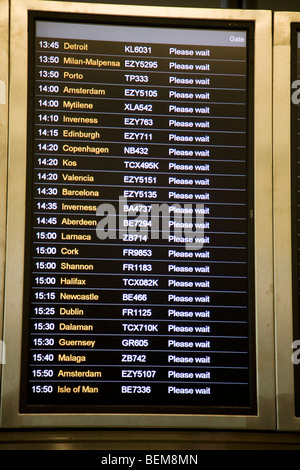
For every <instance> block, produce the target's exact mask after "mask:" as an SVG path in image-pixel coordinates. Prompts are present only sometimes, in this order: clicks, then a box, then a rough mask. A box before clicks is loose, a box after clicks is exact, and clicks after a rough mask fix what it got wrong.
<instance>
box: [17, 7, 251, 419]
mask: <svg viewBox="0 0 300 470" xmlns="http://www.w3.org/2000/svg"><path fill="white" fill-rule="evenodd" d="M29 20H30V21H29V72H28V74H29V80H28V83H29V85H28V152H27V212H26V244H25V248H26V250H25V283H24V314H23V354H22V380H21V398H20V410H21V412H25V413H26V412H33V413H44V412H50V413H51V412H62V413H65V412H72V413H80V412H91V413H105V412H112V413H164V414H166V413H172V414H174V413H175V414H176V413H191V414H200V413H204V414H208V413H223V414H228V413H233V414H248V415H249V414H255V413H256V383H255V368H256V366H255V309H254V262H253V260H254V235H253V233H254V202H253V200H254V196H253V193H254V190H253V187H254V171H253V167H254V163H253V158H254V157H253V145H254V133H253V119H254V117H253V88H254V87H253V75H254V71H253V57H254V39H253V37H254V28H253V24H252V23H244V22H242V23H229V22H225V21H224V22H222V21H220V22H212V21H211V22H210V21H206V22H205V21H200V22H199V21H188V20H186V21H184V22H180V21H179V20H176V21H175V20H163V19H160V20H159V19H157V20H156V19H148V20H146V19H145V18H142V19H141V18H136V19H132V18H130V19H128V18H127V19H126V18H111V17H110V18H108V17H105V16H104V17H102V16H101V17H100V16H98V17H97V18H96V19H95V17H93V18H91V17H89V16H84V17H83V16H82V15H81V16H79V17H78V16H76V15H68V16H63V15H61V16H59V15H58V16H55V18H53V17H50V16H47V15H46V14H45V15H41V14H35V13H34V12H32V13H31V15H30V17H29Z"/></svg>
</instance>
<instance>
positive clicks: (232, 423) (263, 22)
mask: <svg viewBox="0 0 300 470" xmlns="http://www.w3.org/2000/svg"><path fill="white" fill-rule="evenodd" d="M50 7H51V8H50ZM17 8H18V7H17V6H16V5H15V4H13V14H12V19H13V18H14V14H15V15H16V16H19V18H20V16H21V15H20V12H19V11H18V12H17ZM34 9H36V10H38V11H41V10H42V11H45V12H46V11H57V12H61V13H63V12H72V11H74V12H78V11H80V13H81V14H84V13H93V14H103V15H107V14H110V15H113V17H116V15H120V14H121V15H124V16H126V15H133V13H132V11H133V10H132V8H131V7H124V8H122V9H121V11H120V7H119V6H118V7H116V6H107V5H105V6H103V5H102V6H99V5H98V6H95V5H84V6H83V5H81V6H80V7H78V5H77V6H75V5H72V4H67V5H66V4H63V6H60V4H58V3H56V2H55V4H53V3H52V2H42V3H40V2H39V1H38V0H35V1H29V2H28V4H27V8H25V9H24V10H23V13H22V17H23V26H24V23H25V24H26V22H27V11H28V10H34ZM134 16H135V17H138V16H143V17H145V18H147V20H146V23H148V22H149V20H150V21H151V18H152V17H153V18H158V21H159V22H162V23H163V22H165V23H168V22H171V23H172V22H173V21H174V20H175V19H178V20H180V19H181V20H182V19H185V20H187V21H190V20H191V18H193V21H195V22H197V21H200V23H201V20H206V19H210V20H215V21H216V20H222V21H227V22H228V23H231V22H233V21H242V22H243V21H245V22H247V21H252V22H255V28H256V40H257V44H258V39H257V37H258V35H259V34H260V36H261V37H262V38H263V39H264V41H265V40H266V39H267V45H266V48H265V49H266V50H264V51H263V54H262V53H259V49H260V47H259V46H258V45H256V48H255V60H254V61H255V63H256V62H257V63H258V64H260V65H258V66H256V67H255V70H256V72H255V91H256V95H255V107H254V113H255V124H254V125H255V132H254V135H255V139H256V141H255V145H254V146H255V148H254V155H255V164H254V165H255V166H254V172H255V176H254V182H256V179H255V178H257V177H258V175H259V174H261V173H260V172H261V171H262V172H264V173H265V176H264V184H263V190H262V192H263V193H264V196H263V198H264V203H263V204H261V203H259V204H258V203H257V201H258V192H259V191H258V187H259V186H258V183H257V185H255V183H254V186H255V188H254V199H255V201H254V205H255V210H254V225H255V228H254V230H255V246H256V253H255V256H256V258H255V270H256V279H255V283H256V286H255V290H256V298H255V308H256V312H255V315H256V324H257V327H256V328H257V330H256V338H255V341H256V346H257V373H256V378H257V398H258V412H257V414H255V415H250V416H248V415H245V414H243V413H240V414H238V415H230V413H228V414H227V415H226V416H225V415H221V414H220V413H219V414H216V415H205V414H202V415H193V414H190V413H182V414H179V415H172V414H171V413H170V414H168V413H167V411H166V413H163V414H161V415H157V414H151V415H150V414H149V415H148V414H146V413H143V414H135V415H133V414H130V413H127V414H125V415H124V414H118V413H113V414H109V413H102V414H97V415H95V414H92V413H89V412H88V411H87V412H86V413H80V414H76V416H74V415H72V416H70V415H71V413H70V414H68V413H65V414H64V418H63V416H62V415H60V414H58V413H57V414H56V413H54V414H53V413H51V415H48V414H47V413H45V412H44V411H43V415H39V414H34V413H32V414H30V415H27V414H26V415H25V414H22V413H19V412H18V411H17V409H18V405H17V402H18V397H17V391H18V389H19V384H18V385H17V384H16V381H17V378H15V379H14V383H15V384H16V385H17V387H16V388H17V391H16V393H14V400H13V401H14V407H16V408H14V409H15V413H16V415H17V416H18V418H17V421H20V420H21V422H22V423H24V422H25V423H26V422H28V420H30V422H31V423H32V422H34V423H41V422H47V423H48V422H49V423H50V422H55V423H64V425H67V424H66V423H80V422H82V420H84V421H85V422H87V420H88V422H89V425H91V426H93V425H95V424H94V423H97V425H98V426H99V425H104V426H106V425H108V424H107V423H108V422H109V423H110V424H109V425H110V426H115V425H119V426H141V425H142V424H141V423H143V426H145V423H147V424H146V425H148V426H163V427H166V426H169V427H173V426H184V427H195V426H199V425H202V426H208V427H216V426H217V427H219V426H225V427H244V426H245V425H247V426H248V425H250V427H251V426H256V425H257V426H259V424H256V425H255V424H254V423H258V422H260V423H261V422H264V423H266V422H268V423H273V424H272V425H270V426H271V427H272V426H273V425H274V416H272V413H270V410H271V407H269V404H267V402H268V403H270V401H269V398H270V396H272V393H271V394H270V393H269V392H270V389H272V388H273V382H274V378H273V373H272V367H271V368H270V367H269V366H268V372H267V373H265V372H264V374H263V375H261V373H260V368H261V361H260V359H259V358H260V348H262V349H263V350H264V355H265V353H266V350H268V355H269V354H270V353H271V351H272V335H270V334H269V333H268V335H269V337H270V342H269V341H267V342H266V341H265V339H263V341H262V338H263V337H264V338H265V334H264V335H263V336H262V337H261V341H258V337H259V333H260V334H261V330H260V326H259V324H260V315H259V310H260V309H261V304H263V305H264V308H263V311H264V315H266V312H268V313H269V315H271V311H272V296H270V295H266V294H265V292H262V289H261V285H260V282H259V277H260V276H263V278H264V280H265V279H266V278H268V279H269V280H270V282H272V274H271V273H272V258H271V256H270V250H267V251H266V247H261V249H260V248H259V247H260V243H258V242H259V236H258V235H259V231H260V230H263V231H264V238H265V237H266V234H267V236H270V234H271V232H270V229H271V223H269V224H267V221H268V222H270V217H269V215H268V209H267V208H268V207H270V204H271V199H270V196H271V194H270V185H269V184H268V181H267V180H268V178H267V177H266V168H270V150H269V149H270V148H271V145H270V140H269V141H268V143H267V140H268V138H270V137H271V135H270V128H271V126H270V122H271V121H270V117H271V114H270V106H267V107H266V106H264V120H263V121H260V123H257V121H256V120H257V117H258V108H259V101H258V98H257V96H258V95H257V93H258V91H257V89H258V88H259V82H258V78H259V74H261V73H262V70H263V76H264V77H265V79H264V83H266V76H269V77H270V76H271V75H270V70H271V67H270V57H268V58H267V59H266V57H267V53H268V52H270V48H271V35H270V14H269V13H267V12H251V13H250V12H244V11H239V12H235V11H232V10H230V11H224V10H216V11H213V10H200V9H176V8H174V9H170V11H169V10H168V16H167V15H166V14H165V11H164V9H161V8H160V7H158V8H156V7H155V8H152V7H149V8H148V7H141V8H136V7H135V8H134ZM195 18H197V20H196V19H195ZM130 21H131V20H130ZM12 26H13V22H12ZM26 26H27V25H26ZM22 33H23V39H24V37H25V36H24V31H22ZM26 42H27V37H26ZM12 46H13V44H12ZM15 53H16V56H18V53H17V51H15ZM23 54H24V48H23ZM24 55H25V60H27V51H26V54H24ZM260 55H261V56H263V57H261V58H260V60H258V59H259V56H260ZM23 60H24V59H23ZM255 65H256V64H255ZM19 70H20V69H19ZM25 70H27V64H26V66H25ZM12 77H13V75H12ZM19 77H20V73H19V76H18V77H17V76H15V80H16V82H17V81H18V80H19ZM23 79H24V77H23ZM25 82H26V83H25V87H24V86H23V87H22V91H23V94H24V92H25V89H26V95H27V77H26V80H25ZM13 85H14V80H13V78H12V82H11V90H13ZM261 91H262V90H261ZM265 93H266V94H265V100H266V97H267V102H268V104H269V105H270V104H271V100H270V92H269V91H268V90H267V89H265ZM23 96H24V95H23ZM264 103H266V101H265V102H264ZM25 108H26V107H25ZM12 110H13V105H12ZM25 113H26V109H24V111H23V118H24V116H25ZM25 123H26V122H25ZM262 128H263V132H262ZM22 129H23V135H22V141H23V143H24V142H25V141H26V134H25V135H24V133H26V126H24V123H23V126H22ZM259 135H260V136H261V141H260V142H259V139H258V137H259ZM11 139H13V137H11ZM14 142H15V141H14ZM262 147H264V151H265V153H264V158H262V154H261V155H260V159H259V160H258V158H257V157H258V155H259V151H258V150H259V149H262ZM13 155H14V154H13V150H12V151H11V158H12V161H13V160H15V161H16V160H17V159H16V157H15V158H14V157H13ZM23 158H24V160H23ZM20 163H22V165H21V166H22V169H23V172H25V174H26V170H25V168H26V166H25V163H26V152H25V155H24V149H23V150H22V162H20V156H19V165H20ZM262 168H264V170H262ZM24 183H25V182H24V176H23V186H22V188H20V189H21V190H22V200H23V201H24V202H23V203H22V218H23V224H22V237H20V234H19V236H17V235H16V234H15V236H16V237H17V238H19V240H18V245H19V246H20V244H21V243H22V239H24V235H25V232H24V217H25V212H24V208H25V197H24V193H25V187H24ZM11 184H12V185H13V178H12V183H11ZM19 193H20V192H19ZM11 204H13V201H12V200H11ZM261 223H262V224H263V228H262V225H260V224H261ZM260 227H261V229H260ZM21 252H22V257H21V259H20V260H19V263H18V264H19V266H20V263H21V262H22V261H23V257H24V254H23V249H22V251H21ZM259 252H261V253H263V252H264V255H263V256H264V257H265V260H264V262H263V263H260V259H261V255H259ZM266 257H267V259H268V262H267V263H266ZM10 266H11V267H12V265H8V274H7V276H8V277H7V279H11V280H12V278H11V276H12V272H11V271H10V270H9V267H10ZM259 273H260V275H259ZM18 278H19V282H20V281H21V280H22V278H23V269H22V275H21V274H19V275H18ZM20 294H22V292H20ZM262 294H263V296H264V298H262ZM15 296H16V297H17V298H18V304H19V308H18V320H19V322H20V321H21V320H20V319H21V314H22V308H21V309H20V301H21V303H22V300H21V298H22V295H16V293H15ZM258 299H261V301H260V302H259V301H258ZM14 301H16V299H14ZM10 302H12V299H8V303H10ZM7 308H8V307H7ZM20 310H21V311H20ZM7 323H10V322H9V321H8V322H7ZM15 325H16V324H15ZM269 328H271V329H272V322H271V323H270V322H269V323H268V329H269ZM17 333H18V335H17V338H19V339H20V338H21V336H22V331H21V327H20V326H19V327H18V328H17ZM15 342H16V340H15ZM259 345H260V346H259ZM14 354H15V355H17V354H18V356H17V357H16V362H17V364H18V370H19V368H20V354H21V351H20V346H19V345H18V353H17V351H16V350H15V351H14ZM268 375H269V380H268V381H266V382H265V381H264V380H262V377H264V378H265V377H266V376H268ZM4 376H5V375H4ZM8 377H9V373H8ZM8 380H9V379H8V378H7V379H6V383H7V384H8ZM4 384H5V383H4ZM264 389H268V390H269V392H268V393H267V396H268V400H266V399H265V396H266V393H265V392H262V390H264ZM262 403H264V404H265V406H266V408H267V409H268V410H269V413H268V412H267V418H265V419H262V418H261V416H262V415H261V413H262V409H263V408H264V407H262ZM16 405H17V406H16ZM7 413H8V412H7V409H4V407H3V416H5V415H6V416H7ZM8 414H9V413H8ZM16 415H15V417H16ZM87 416H88V418H87ZM228 416H230V419H229V418H228ZM83 417H84V418H83ZM4 422H6V419H4ZM101 423H102V424H101ZM112 423H113V424H112ZM115 423H119V424H115ZM216 423H219V424H216ZM245 423H247V424H245ZM250 423H251V424H250ZM252 423H253V424H252ZM57 425H61V424H57ZM70 425H73V424H70ZM74 425H75V424H74ZM77 425H78V424H77ZM265 425H266V424H263V426H265Z"/></svg>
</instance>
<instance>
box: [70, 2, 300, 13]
mask: <svg viewBox="0 0 300 470" xmlns="http://www.w3.org/2000/svg"><path fill="white" fill-rule="evenodd" d="M70 1H73V2H81V3H112V4H119V5H126V4H130V5H151V6H169V7H198V8H249V9H258V10H273V11H300V1H299V0H285V1H284V2H282V1H281V0H129V1H128V0H103V1H101V0H70Z"/></svg>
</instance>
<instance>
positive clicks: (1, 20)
mask: <svg viewBox="0 0 300 470" xmlns="http://www.w3.org/2000/svg"><path fill="white" fill-rule="evenodd" d="M8 38H9V3H8V0H0V42H1V45H2V46H1V49H0V142H1V145H0V340H1V343H0V388H1V370H2V364H5V361H6V358H5V343H2V341H3V302H4V270H5V244H6V190H7V151H8V147H7V145H8V61H9V52H8ZM0 401H1V396H0Z"/></svg>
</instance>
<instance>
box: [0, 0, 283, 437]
mask: <svg viewBox="0 0 300 470" xmlns="http://www.w3.org/2000/svg"><path fill="white" fill-rule="evenodd" d="M28 10H36V11H54V12H55V11H57V12H74V13H76V12H78V13H89V14H93V13H95V14H106V15H129V16H145V17H154V18H155V17H160V18H175V19H176V18H178V19H180V18H185V19H188V18H192V19H193V20H195V19H201V20H205V19H210V20H218V19H219V20H229V21H230V20H232V21H234V20H236V21H238V20H240V21H253V22H254V23H255V37H256V39H255V60H254V62H255V78H254V81H255V84H254V85H255V103H254V110H255V111H254V112H255V117H254V127H255V129H254V135H255V148H254V166H255V168H254V173H255V174H254V182H255V188H254V198H255V201H254V203H255V211H254V214H255V215H254V217H255V246H256V250H255V266H256V268H255V269H256V271H255V291H256V298H255V310H256V318H255V320H256V348H257V349H256V370H257V373H256V380H257V401H258V413H257V415H255V416H244V415H237V416H236V415H235V416H230V415H186V414H182V415H176V416H175V415H167V414H164V415H154V414H151V415H150V414H139V415H130V414H125V415H124V414H122V415H120V414H98V415H95V414H83V413H81V414H76V415H68V414H54V413H52V414H51V415H50V414H49V415H47V414H43V415H38V414H35V415H33V414H32V415H27V414H26V415H24V414H19V412H18V406H19V385H20V384H19V381H20V377H19V375H20V355H21V337H22V327H21V325H22V305H23V292H22V288H23V262H24V233H25V220H24V218H25V189H26V177H25V175H26V133H27V127H26V125H27V109H26V100H27V11H28ZM271 26H272V15H271V12H266V11H265V12H263V11H254V10H251V11H247V10H241V11H237V10H223V9H218V10H210V9H196V8H166V7H137V6H121V5H104V4H102V5H99V4H98V5H95V4H80V3H73V4H72V3H69V2H68V3H63V2H56V1H55V2H50V1H49V2H48V1H40V0H24V1H22V4H20V1H19V0H11V67H10V97H11V106H10V123H11V127H10V136H9V143H10V152H9V165H10V177H9V181H8V214H9V217H8V242H7V268H6V295H5V315H4V324H5V339H6V343H7V365H6V367H5V368H4V370H3V388H2V410H1V425H2V427H15V428H18V427H39V426H41V427H45V426H46V427H48V428H50V427H56V428H58V427H73V426H76V427H106V428H107V427H108V428H116V427H119V428H137V427H138V428H200V427H202V428H210V429H224V428H225V429H275V425H276V419H275V377H274V343H273V338H274V330H273V250H272V28H271Z"/></svg>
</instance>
